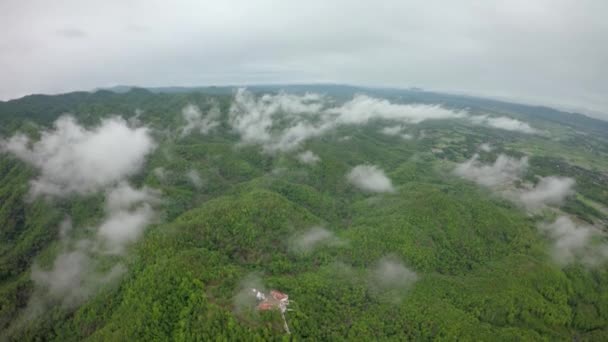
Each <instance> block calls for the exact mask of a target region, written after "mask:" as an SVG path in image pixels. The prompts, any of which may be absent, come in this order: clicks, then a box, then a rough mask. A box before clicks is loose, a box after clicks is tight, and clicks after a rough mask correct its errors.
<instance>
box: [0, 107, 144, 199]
mask: <svg viewBox="0 0 608 342" xmlns="http://www.w3.org/2000/svg"><path fill="white" fill-rule="evenodd" d="M0 146H1V147H2V150H5V151H8V152H10V153H12V154H14V155H15V156H17V157H18V158H19V159H21V160H22V161H24V162H26V163H28V164H30V165H32V166H34V167H36V168H37V169H38V170H39V171H40V174H39V176H38V177H37V178H36V179H34V180H32V181H31V189H30V194H31V195H32V196H34V197H36V196H39V195H47V196H57V197H64V196H67V195H70V194H86V193H92V192H95V191H99V190H101V189H102V188H104V187H106V186H109V185H112V184H115V183H117V182H118V181H120V180H122V179H123V178H125V177H128V176H131V175H134V174H135V173H137V172H138V171H139V170H140V169H141V167H142V165H143V163H144V160H145V157H146V156H147V155H148V154H149V153H150V152H152V150H153V149H154V148H155V143H154V141H153V140H152V137H151V136H150V132H149V130H148V129H147V128H143V127H141V128H131V127H129V125H128V124H127V122H126V121H125V120H124V119H122V118H120V117H111V118H106V119H103V120H102V121H101V123H100V124H99V125H98V126H96V127H92V128H90V129H88V128H85V127H83V126H81V125H79V124H78V123H77V122H76V119H74V118H73V117H72V116H62V117H60V118H59V119H57V121H55V123H54V124H53V128H52V129H48V130H44V131H42V132H41V136H40V140H38V141H35V142H33V141H31V140H30V138H28V137H27V136H26V135H24V134H16V135H14V136H13V137H11V138H10V139H8V140H7V141H3V142H1V143H0Z"/></svg>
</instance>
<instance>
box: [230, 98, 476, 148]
mask: <svg viewBox="0 0 608 342" xmlns="http://www.w3.org/2000/svg"><path fill="white" fill-rule="evenodd" d="M229 116H230V120H229V122H230V125H231V126H232V128H233V129H234V130H235V131H236V132H238V133H239V134H240V136H241V141H242V142H243V143H246V144H261V145H262V146H263V147H264V149H265V150H266V151H267V152H275V151H289V150H293V149H295V148H297V147H298V146H299V145H300V144H301V143H302V142H304V141H306V140H307V139H310V138H313V137H317V136H320V135H322V134H325V133H326V132H328V131H330V130H332V129H335V128H336V127H338V126H340V125H348V124H355V125H364V124H366V123H368V122H369V121H370V120H372V119H385V120H393V121H401V122H404V123H405V122H407V123H419V122H422V121H424V120H435V119H446V118H459V117H464V116H465V113H464V112H455V111H452V110H450V109H446V108H443V107H441V106H438V105H425V104H415V105H410V104H393V103H390V102H389V101H387V100H384V99H376V98H373V97H369V96H365V95H357V96H355V97H354V98H353V99H352V100H350V101H348V102H346V103H344V104H342V105H338V106H335V105H333V106H332V103H331V102H330V101H327V99H326V98H324V97H323V96H321V95H318V94H306V95H302V96H300V95H290V94H285V93H279V94H276V95H271V94H265V95H263V96H259V97H256V96H254V95H253V94H251V93H250V92H248V91H246V90H245V89H239V90H238V91H237V92H236V94H235V96H234V100H233V102H232V106H231V109H230V115H229ZM404 138H408V136H407V135H405V136H404Z"/></svg>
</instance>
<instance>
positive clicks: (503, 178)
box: [454, 154, 575, 210]
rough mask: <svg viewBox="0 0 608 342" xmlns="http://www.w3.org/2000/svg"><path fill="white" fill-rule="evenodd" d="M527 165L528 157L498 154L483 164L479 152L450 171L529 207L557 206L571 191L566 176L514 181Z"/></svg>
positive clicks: (570, 184) (571, 186)
mask: <svg viewBox="0 0 608 342" xmlns="http://www.w3.org/2000/svg"><path fill="white" fill-rule="evenodd" d="M527 168H528V158H527V157H522V158H521V159H516V158H512V157H509V156H506V155H504V154H500V155H499V156H498V158H497V159H496V160H495V161H494V163H493V164H490V165H484V164H482V163H481V162H480V161H479V155H478V154H475V155H473V157H472V158H471V159H469V160H467V161H465V162H464V163H461V164H458V166H456V168H455V169H454V174H455V175H457V176H460V177H462V178H465V179H468V180H471V181H474V182H476V183H477V184H480V185H483V186H486V187H489V188H492V189H493V190H496V191H499V192H500V193H501V194H502V195H503V196H505V197H506V198H508V199H510V200H512V201H515V202H518V203H522V204H523V205H524V206H525V207H526V208H527V209H529V210H536V209H539V208H541V207H543V206H545V205H553V206H559V205H561V204H562V202H563V201H564V199H565V198H566V197H567V196H569V195H571V194H573V193H574V190H573V187H574V184H575V181H574V179H572V178H568V177H556V176H549V177H539V181H538V183H537V184H536V185H529V186H527V187H526V184H522V185H519V184H516V183H518V182H520V181H521V177H522V175H523V174H524V173H525V171H526V170H527Z"/></svg>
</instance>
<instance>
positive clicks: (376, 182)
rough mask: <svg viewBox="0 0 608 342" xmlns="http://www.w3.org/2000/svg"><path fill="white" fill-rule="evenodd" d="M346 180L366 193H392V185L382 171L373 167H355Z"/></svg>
mask: <svg viewBox="0 0 608 342" xmlns="http://www.w3.org/2000/svg"><path fill="white" fill-rule="evenodd" d="M346 179H347V180H348V181H349V182H350V183H351V184H353V185H355V186H356V187H357V188H359V189H361V190H363V191H368V192H378V193H381V192H394V191H395V189H394V188H393V183H392V182H391V180H390V178H388V177H387V176H386V175H385V174H384V171H383V170H382V169H380V168H379V167H377V166H375V165H358V166H355V167H354V168H353V169H352V170H351V171H350V172H349V173H348V174H347V175H346Z"/></svg>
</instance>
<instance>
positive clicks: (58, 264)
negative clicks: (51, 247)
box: [27, 219, 126, 315]
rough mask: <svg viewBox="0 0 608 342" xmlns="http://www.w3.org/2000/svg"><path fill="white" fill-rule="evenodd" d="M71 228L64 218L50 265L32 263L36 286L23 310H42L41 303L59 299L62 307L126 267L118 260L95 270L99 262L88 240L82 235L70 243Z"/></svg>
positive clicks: (74, 302)
mask: <svg viewBox="0 0 608 342" xmlns="http://www.w3.org/2000/svg"><path fill="white" fill-rule="evenodd" d="M71 230H72V222H71V220H69V219H66V220H64V221H63V222H62V223H61V227H60V235H59V243H60V246H61V248H62V249H61V251H60V253H59V254H58V255H57V257H56V258H55V260H54V261H53V265H52V266H51V268H50V269H48V270H46V269H43V268H42V267H40V265H38V264H37V263H35V264H34V265H33V266H32V272H31V277H32V281H33V282H34V284H36V289H35V292H34V295H33V296H32V297H31V298H30V302H29V303H28V308H27V311H29V314H30V315H31V314H40V313H42V312H43V311H44V310H45V307H44V306H45V305H46V304H51V305H52V304H53V302H54V301H59V302H60V303H61V304H62V305H63V306H66V307H74V306H76V305H78V304H80V303H82V302H83V301H85V300H86V299H87V298H89V296H90V295H91V294H92V293H93V292H95V291H96V290H97V289H98V288H100V287H102V286H104V285H105V284H109V283H112V282H113V281H115V280H116V279H118V277H120V276H121V275H122V274H123V273H124V272H125V271H126V268H125V266H124V265H123V264H122V263H116V264H114V265H112V266H111V267H110V268H109V269H106V270H105V271H98V270H97V268H98V267H99V266H100V263H99V261H98V260H97V259H96V258H95V257H94V248H93V246H92V241H90V240H87V239H82V240H78V241H76V242H75V243H70V241H69V236H68V233H69V232H70V231H71Z"/></svg>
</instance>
